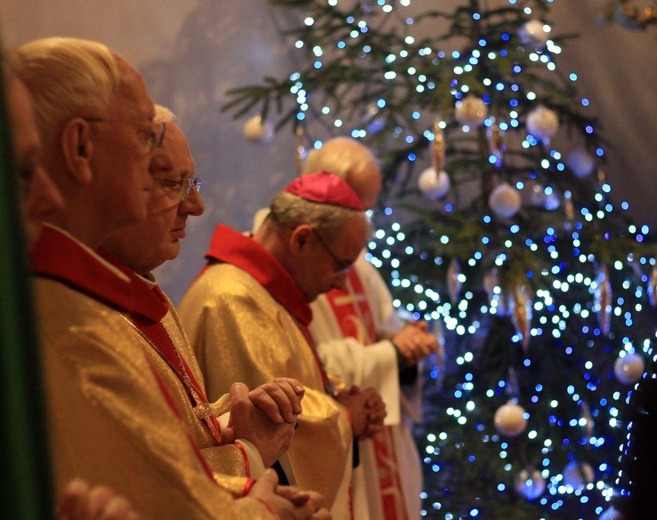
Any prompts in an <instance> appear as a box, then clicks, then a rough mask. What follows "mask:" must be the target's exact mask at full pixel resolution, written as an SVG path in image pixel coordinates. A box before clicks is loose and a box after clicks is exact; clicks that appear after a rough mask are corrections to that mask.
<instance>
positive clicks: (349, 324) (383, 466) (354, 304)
mask: <svg viewBox="0 0 657 520" xmlns="http://www.w3.org/2000/svg"><path fill="white" fill-rule="evenodd" d="M325 296H326V299H327V301H328V302H329V304H330V306H331V309H332V310H333V313H334V314H335V317H336V320H337V322H338V325H339V327H340V330H341V332H342V336H343V337H352V338H355V339H356V340H357V341H358V342H359V343H361V344H362V345H365V346H367V345H371V344H372V343H374V342H375V341H376V340H377V338H376V329H375V323H374V318H373V316H374V313H373V311H372V308H371V307H370V302H369V301H368V299H367V295H366V293H365V289H364V287H363V283H362V282H361V280H360V277H359V276H358V273H357V271H356V269H352V270H351V271H349V273H348V274H347V283H346V288H345V290H344V291H342V290H339V289H332V290H331V291H329V292H328V293H326V295H325ZM371 440H372V443H373V447H374V454H375V456H376V465H377V469H378V472H379V488H380V491H381V501H382V505H383V512H384V515H385V519H386V520H410V519H407V515H406V505H405V503H404V497H403V496H402V486H401V481H400V472H399V462H398V461H397V456H396V450H395V449H394V439H393V436H392V435H391V431H390V427H385V428H384V429H383V431H382V432H381V433H379V434H377V435H375V436H374V437H373V438H372V439H371ZM370 499H371V497H370Z"/></svg>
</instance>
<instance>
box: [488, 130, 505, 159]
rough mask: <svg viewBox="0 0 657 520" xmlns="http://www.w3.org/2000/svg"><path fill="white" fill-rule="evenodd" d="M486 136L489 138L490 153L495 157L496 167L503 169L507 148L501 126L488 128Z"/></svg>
mask: <svg viewBox="0 0 657 520" xmlns="http://www.w3.org/2000/svg"><path fill="white" fill-rule="evenodd" d="M486 136H487V137H488V146H489V148H490V153H491V155H492V156H493V157H495V167H496V168H501V167H502V164H503V161H502V157H503V155H504V151H505V150H506V146H505V145H504V132H503V131H502V130H501V129H500V127H499V125H498V124H497V123H495V124H493V125H491V126H490V127H489V128H488V130H487V131H486Z"/></svg>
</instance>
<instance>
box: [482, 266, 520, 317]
mask: <svg viewBox="0 0 657 520" xmlns="http://www.w3.org/2000/svg"><path fill="white" fill-rule="evenodd" d="M483 285H484V291H486V294H487V295H488V301H489V302H490V306H491V310H493V309H494V311H493V314H495V315H497V316H500V317H505V316H510V315H511V313H512V312H513V298H512V297H510V296H509V295H508V294H507V293H506V292H505V291H503V290H502V287H501V286H500V279H499V270H498V269H497V267H493V268H492V269H491V270H490V271H488V272H487V273H486V274H485V275H484V283H483Z"/></svg>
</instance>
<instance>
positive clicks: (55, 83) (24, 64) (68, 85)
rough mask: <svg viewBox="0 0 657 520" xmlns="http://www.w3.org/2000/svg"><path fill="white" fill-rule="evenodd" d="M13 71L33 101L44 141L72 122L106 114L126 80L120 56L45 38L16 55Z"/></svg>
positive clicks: (91, 46)
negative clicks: (72, 118)
mask: <svg viewBox="0 0 657 520" xmlns="http://www.w3.org/2000/svg"><path fill="white" fill-rule="evenodd" d="M11 54H12V69H13V72H14V73H15V74H16V76H17V77H18V78H19V79H20V80H21V81H23V83H24V84H25V86H26V87H27V89H28V90H29V91H30V94H31V96H32V102H33V106H34V112H35V116H36V122H37V126H38V128H39V131H40V133H41V135H42V136H45V135H52V134H53V133H54V129H55V128H57V126H58V125H60V124H61V123H62V122H64V121H66V120H67V119H68V118H71V117H74V116H82V115H84V114H85V113H94V112H99V111H102V110H104V109H105V108H106V107H107V106H108V104H109V102H110V99H111V97H112V95H113V94H115V93H116V91H117V90H118V88H119V86H120V84H121V80H122V76H121V74H122V73H121V69H120V67H119V64H118V61H117V56H116V55H115V54H114V53H113V52H112V51H111V50H110V49H109V48H108V47H107V46H106V45H103V44H102V43H99V42H95V41H90V40H81V39H78V38H60V37H53V38H43V39H41V40H35V41H32V42H29V43H26V44H24V45H22V46H21V47H18V48H17V49H15V50H14V51H12V53H11Z"/></svg>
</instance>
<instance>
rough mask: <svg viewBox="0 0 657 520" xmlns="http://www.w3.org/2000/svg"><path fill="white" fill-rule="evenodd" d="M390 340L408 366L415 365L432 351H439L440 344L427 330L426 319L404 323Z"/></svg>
mask: <svg viewBox="0 0 657 520" xmlns="http://www.w3.org/2000/svg"><path fill="white" fill-rule="evenodd" d="M391 341H392V342H393V344H394V345H395V346H396V347H397V348H398V349H399V352H400V354H401V355H402V357H403V358H404V361H405V362H406V364H407V365H408V366H411V365H415V364H416V363H418V362H419V361H421V360H422V359H424V358H425V357H427V356H429V355H431V354H433V353H434V352H437V353H440V350H441V349H442V345H441V344H440V342H439V341H438V339H437V338H436V336H435V335H434V334H432V333H431V332H429V330H428V326H427V322H426V321H413V322H410V323H407V324H406V325H404V327H402V328H401V330H399V332H397V333H396V334H395V335H394V336H393V337H392V338H391Z"/></svg>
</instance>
